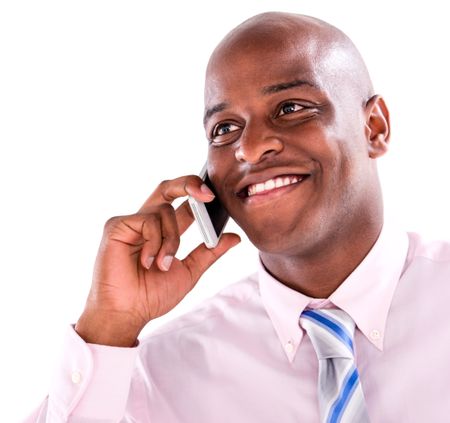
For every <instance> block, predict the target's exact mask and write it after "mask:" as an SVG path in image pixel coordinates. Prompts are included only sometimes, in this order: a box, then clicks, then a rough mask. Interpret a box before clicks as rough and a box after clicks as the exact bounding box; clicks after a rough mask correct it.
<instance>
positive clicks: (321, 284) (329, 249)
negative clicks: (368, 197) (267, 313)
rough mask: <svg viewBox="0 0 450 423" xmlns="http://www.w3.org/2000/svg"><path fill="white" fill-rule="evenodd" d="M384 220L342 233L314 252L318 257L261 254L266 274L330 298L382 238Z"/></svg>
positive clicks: (380, 218)
mask: <svg viewBox="0 0 450 423" xmlns="http://www.w3.org/2000/svg"><path fill="white" fill-rule="evenodd" d="M382 226H383V218H382V217H381V216H380V217H379V218H377V219H374V220H373V221H370V222H364V224H361V225H359V226H357V227H355V226H353V227H352V228H351V231H341V232H340V234H338V235H336V236H334V237H333V238H332V239H327V240H324V242H322V243H320V245H319V244H317V245H316V246H315V248H314V250H315V253H312V252H309V253H308V254H305V253H299V254H288V255H286V254H273V253H264V252H260V257H261V261H262V263H263V264H264V267H265V268H266V270H267V271H268V272H269V273H270V274H271V275H272V276H273V277H275V278H276V279H277V280H279V281H280V282H281V283H283V284H284V285H286V286H288V287H289V288H292V289H294V290H296V291H298V292H301V293H302V294H304V295H307V296H309V297H312V298H328V297H329V296H330V295H331V294H332V293H333V292H334V291H335V290H336V289H337V288H338V287H339V286H340V285H341V284H342V282H344V281H345V279H346V278H347V277H348V276H349V275H350V274H351V273H352V272H353V270H355V268H356V267H358V265H359V264H360V263H361V262H362V261H363V259H364V257H366V255H367V254H368V253H369V251H370V250H371V248H372V247H373V245H374V244H375V242H376V240H377V239H378V236H379V235H380V232H381V228H382Z"/></svg>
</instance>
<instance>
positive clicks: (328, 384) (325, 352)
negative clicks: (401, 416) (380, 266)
mask: <svg viewBox="0 0 450 423" xmlns="http://www.w3.org/2000/svg"><path fill="white" fill-rule="evenodd" d="M300 326H301V327H302V328H303V329H305V330H306V332H307V334H308V336H309V338H310V339H311V343H312V344H313V346H314V349H315V351H316V354H317V358H318V359H319V387H318V394H319V407H320V416H321V422H322V423H368V422H369V416H368V415H367V410H366V405H365V401H364V394H363V391H362V388H361V383H360V381H359V376H358V371H357V370H356V366H355V358H354V350H353V334H354V332H355V323H354V322H353V320H352V319H351V317H350V316H349V315H348V314H347V313H345V312H344V311H342V310H337V309H322V310H305V311H304V312H303V313H302V314H301V316H300Z"/></svg>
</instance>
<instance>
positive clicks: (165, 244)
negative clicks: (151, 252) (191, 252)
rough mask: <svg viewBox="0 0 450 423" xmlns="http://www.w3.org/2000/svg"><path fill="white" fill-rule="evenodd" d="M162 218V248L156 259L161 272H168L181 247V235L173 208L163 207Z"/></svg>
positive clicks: (161, 210)
mask: <svg viewBox="0 0 450 423" xmlns="http://www.w3.org/2000/svg"><path fill="white" fill-rule="evenodd" d="M160 217H161V248H160V250H159V252H158V255H157V257H156V264H157V266H158V267H159V269H160V270H162V271H164V272H167V271H168V270H169V269H170V265H171V264H172V260H173V258H174V256H175V254H176V252H177V250H178V247H179V246H180V235H179V233H178V224H177V220H176V216H175V210H174V209H173V207H172V206H170V205H167V206H162V207H161V209H160Z"/></svg>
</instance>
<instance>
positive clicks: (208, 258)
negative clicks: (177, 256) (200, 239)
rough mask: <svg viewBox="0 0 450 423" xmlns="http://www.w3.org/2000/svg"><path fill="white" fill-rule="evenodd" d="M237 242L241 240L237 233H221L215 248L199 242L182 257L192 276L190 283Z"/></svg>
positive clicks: (198, 277) (195, 280) (196, 279)
mask: <svg viewBox="0 0 450 423" xmlns="http://www.w3.org/2000/svg"><path fill="white" fill-rule="evenodd" d="M239 242H241V238H240V237H239V235H237V234H232V233H226V234H223V235H222V237H221V238H220V241H219V243H218V244H217V246H216V247H215V248H211V249H210V248H207V247H206V245H205V244H201V245H199V246H198V247H197V248H196V249H195V250H193V251H192V252H191V253H190V254H189V255H188V256H187V257H185V258H184V259H183V264H184V265H185V266H186V267H187V268H188V269H189V272H190V274H191V276H192V283H196V282H197V281H198V280H199V279H200V276H202V275H203V273H205V272H206V270H207V269H208V268H209V267H210V266H211V265H212V264H213V263H214V262H216V261H217V260H218V259H219V258H220V257H221V256H223V255H224V254H225V253H226V252H227V251H228V250H229V249H230V248H232V247H234V246H235V245H237V244H239Z"/></svg>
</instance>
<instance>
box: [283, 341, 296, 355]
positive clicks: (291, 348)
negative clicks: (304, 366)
mask: <svg viewBox="0 0 450 423" xmlns="http://www.w3.org/2000/svg"><path fill="white" fill-rule="evenodd" d="M284 348H285V349H286V352H287V353H292V352H294V344H293V343H292V341H288V343H287V344H286V345H285V346H284Z"/></svg>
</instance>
